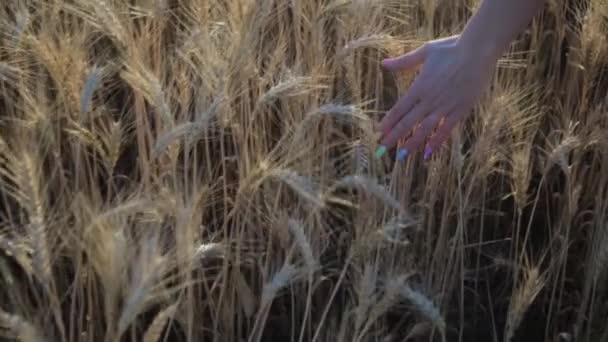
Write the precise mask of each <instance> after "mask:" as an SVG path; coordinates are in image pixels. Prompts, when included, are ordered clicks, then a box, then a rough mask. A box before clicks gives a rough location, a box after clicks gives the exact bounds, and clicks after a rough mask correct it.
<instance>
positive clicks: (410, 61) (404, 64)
mask: <svg viewBox="0 0 608 342" xmlns="http://www.w3.org/2000/svg"><path fill="white" fill-rule="evenodd" d="M426 55H427V46H426V45H422V46H420V47H418V48H417V49H415V50H413V51H410V52H408V53H406V54H405V55H402V56H399V57H395V58H387V59H385V60H384V61H382V66H384V68H385V69H386V70H389V71H393V72H394V71H399V70H407V69H412V68H413V67H415V66H417V65H419V64H422V62H424V60H425V59H426Z"/></svg>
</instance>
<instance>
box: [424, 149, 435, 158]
mask: <svg viewBox="0 0 608 342" xmlns="http://www.w3.org/2000/svg"><path fill="white" fill-rule="evenodd" d="M431 153H433V149H431V148H430V147H427V148H425V149H424V160H427V159H429V158H430V157H431Z"/></svg>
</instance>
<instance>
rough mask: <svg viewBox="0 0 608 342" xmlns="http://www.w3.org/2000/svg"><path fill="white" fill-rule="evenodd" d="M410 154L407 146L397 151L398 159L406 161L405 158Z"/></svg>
mask: <svg viewBox="0 0 608 342" xmlns="http://www.w3.org/2000/svg"><path fill="white" fill-rule="evenodd" d="M408 154H409V151H408V150H407V148H402V149H401V150H399V153H397V161H400V162H402V161H405V159H407V155H408Z"/></svg>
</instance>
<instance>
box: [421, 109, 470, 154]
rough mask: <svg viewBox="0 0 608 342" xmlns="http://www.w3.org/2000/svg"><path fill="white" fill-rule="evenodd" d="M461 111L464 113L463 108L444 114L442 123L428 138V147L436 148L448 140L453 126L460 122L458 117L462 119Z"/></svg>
mask: <svg viewBox="0 0 608 342" xmlns="http://www.w3.org/2000/svg"><path fill="white" fill-rule="evenodd" d="M463 113H465V112H464V111H463V110H457V111H453V112H451V113H450V114H448V115H447V116H446V118H445V120H444V122H443V124H442V125H441V126H439V127H438V128H437V131H436V132H435V134H434V135H433V136H432V137H431V138H430V139H429V143H428V146H429V148H431V149H432V150H437V149H438V148H439V147H441V145H443V144H444V143H445V142H446V141H447V140H448V138H449V137H450V135H451V134H452V131H453V130H454V127H456V125H457V124H458V123H459V122H460V119H462V115H463Z"/></svg>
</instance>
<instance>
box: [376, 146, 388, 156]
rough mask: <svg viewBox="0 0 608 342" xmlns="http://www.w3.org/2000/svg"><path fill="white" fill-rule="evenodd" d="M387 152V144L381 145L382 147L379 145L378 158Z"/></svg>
mask: <svg viewBox="0 0 608 342" xmlns="http://www.w3.org/2000/svg"><path fill="white" fill-rule="evenodd" d="M385 153H386V146H384V145H381V146H380V147H378V149H377V150H376V159H380V158H382V156H383V155H384V154H385Z"/></svg>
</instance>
